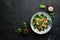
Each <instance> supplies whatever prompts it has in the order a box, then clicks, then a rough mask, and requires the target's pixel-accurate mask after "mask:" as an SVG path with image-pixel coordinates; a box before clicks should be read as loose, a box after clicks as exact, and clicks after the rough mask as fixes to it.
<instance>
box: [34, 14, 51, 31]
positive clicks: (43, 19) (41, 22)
mask: <svg viewBox="0 0 60 40" xmlns="http://www.w3.org/2000/svg"><path fill="white" fill-rule="evenodd" d="M50 23H51V22H50V20H48V19H47V16H45V15H44V14H41V15H39V14H37V15H35V16H34V18H33V27H34V29H38V31H44V29H47V28H48V25H49V24H50Z"/></svg>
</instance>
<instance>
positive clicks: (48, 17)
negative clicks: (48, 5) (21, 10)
mask: <svg viewBox="0 0 60 40" xmlns="http://www.w3.org/2000/svg"><path fill="white" fill-rule="evenodd" d="M37 14H39V15H41V14H44V15H45V16H47V19H48V20H50V21H51V23H50V24H49V25H48V28H47V29H44V31H38V30H37V29H34V27H33V18H34V17H35V15H37ZM30 26H31V28H32V30H33V31H34V32H35V33H37V34H46V33H47V32H49V31H50V29H51V28H52V19H51V17H50V16H49V15H48V14H47V13H45V12H37V13H35V14H34V15H33V16H32V18H31V21H30Z"/></svg>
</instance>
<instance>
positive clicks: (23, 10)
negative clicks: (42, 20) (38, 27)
mask: <svg viewBox="0 0 60 40" xmlns="http://www.w3.org/2000/svg"><path fill="white" fill-rule="evenodd" d="M40 3H43V4H46V5H47V4H50V5H52V6H54V8H55V12H56V17H55V19H54V20H53V27H52V29H51V30H50V31H49V32H48V33H47V34H44V35H38V34H36V33H34V32H33V31H32V30H31V28H30V25H29V24H30V19H31V17H32V15H33V14H34V13H35V12H38V11H42V10H41V9H39V4H40ZM43 11H45V10H43ZM24 21H26V22H27V24H28V27H29V28H30V30H29V33H28V34H27V35H23V34H17V33H15V32H13V30H14V29H15V28H17V27H18V26H19V27H23V26H22V25H21V23H22V22H24ZM0 40H60V0H0Z"/></svg>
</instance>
